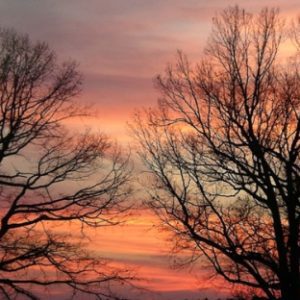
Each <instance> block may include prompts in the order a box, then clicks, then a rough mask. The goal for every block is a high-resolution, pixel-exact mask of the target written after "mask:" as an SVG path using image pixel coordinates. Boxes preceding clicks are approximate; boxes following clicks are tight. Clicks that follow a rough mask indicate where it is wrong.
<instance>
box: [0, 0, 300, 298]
mask: <svg viewBox="0 0 300 300" xmlns="http://www.w3.org/2000/svg"><path fill="white" fill-rule="evenodd" d="M235 4H238V5H240V6H241V7H244V8H246V9H248V10H249V11H252V12H256V11H259V10H260V9H261V8H263V7H265V6H272V7H274V6H275V7H279V8H280V10H281V12H282V15H284V16H285V17H286V18H287V19H290V18H292V17H294V16H296V15H297V14H300V1H299V0H252V1H250V0H239V1H238V0H236V1H230V0H209V1H208V0H26V1H24V0H0V20H1V22H0V24H1V26H3V27H9V28H14V29H16V30H17V31H18V32H21V33H28V34H29V36H30V37H31V38H32V39H33V40H41V41H46V42H47V43H49V45H50V47H51V48H53V49H54V50H55V51H56V53H57V55H58V57H59V59H62V60H68V59H74V60H76V61H77V62H78V63H79V69H80V71H81V72H82V74H83V77H84V84H83V91H82V93H81V95H80V99H79V101H81V102H84V103H88V104H90V103H92V104H94V108H95V111H97V117H95V118H91V119H89V120H86V121H81V123H78V124H76V125H77V126H91V127H92V128H93V129H96V130H97V129H100V130H102V131H104V132H106V133H108V134H109V135H110V136H111V137H112V139H115V140H117V141H118V142H120V143H121V144H122V145H123V146H124V147H127V144H128V143H131V140H130V135H129V133H128V130H127V125H126V124H127V122H128V121H129V122H130V119H131V116H132V114H133V112H134V109H136V108H141V107H145V106H146V107H147V106H150V105H154V104H155V102H156V100H157V97H158V94H157V91H155V89H154V88H153V78H154V77H155V75H157V74H159V73H161V72H163V70H164V68H165V66H166V64H167V63H168V62H173V61H174V59H175V57H176V50H177V49H180V50H183V51H184V52H185V53H186V54H187V55H188V56H189V58H190V59H191V60H193V61H195V60H197V58H199V57H200V56H201V49H202V48H203V46H204V45H205V42H206V40H207V38H208V36H209V33H210V29H211V18H212V17H213V16H214V15H215V14H216V13H217V12H218V11H220V10H222V9H224V8H225V7H227V6H228V5H235ZM154 224H155V217H154V216H152V215H151V214H150V213H149V212H146V211H141V212H140V213H139V214H137V215H136V216H134V217H133V219H130V220H128V224H126V225H124V226H122V227H118V228H106V229H104V230H97V231H95V232H93V236H94V241H95V242H94V247H93V250H94V251H97V253H99V254H101V255H103V256H106V257H110V258H113V259H116V260H117V261H120V262H122V263H126V264H128V265H129V266H131V267H133V268H135V269H136V272H137V274H139V276H140V277H141V278H142V279H143V278H146V277H147V281H146V280H145V281H144V283H143V285H144V286H145V287H147V288H148V289H149V290H150V291H153V292H154V293H151V292H143V293H144V294H143V296H141V299H158V300H182V299H184V298H188V299H191V300H192V299H197V297H204V296H214V297H218V296H221V295H225V291H221V290H220V287H219V286H218V285H217V283H212V282H211V281H209V282H208V281H207V280H204V279H203V278H204V277H205V278H207V273H206V271H205V270H201V266H200V267H199V268H197V269H196V268H194V269H193V270H191V271H190V270H174V269H171V268H170V262H169V259H168V252H169V244H168V243H167V242H166V241H165V239H164V237H165V235H166V234H165V233H164V234H163V233H161V232H159V231H158V229H156V228H153V225H154ZM190 272H192V274H190ZM201 278H202V279H201Z"/></svg>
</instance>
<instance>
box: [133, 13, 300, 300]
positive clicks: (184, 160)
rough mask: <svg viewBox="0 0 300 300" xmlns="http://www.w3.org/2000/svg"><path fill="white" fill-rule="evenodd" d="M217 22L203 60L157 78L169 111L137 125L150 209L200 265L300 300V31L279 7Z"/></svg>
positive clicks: (140, 117) (152, 113) (181, 62)
mask: <svg viewBox="0 0 300 300" xmlns="http://www.w3.org/2000/svg"><path fill="white" fill-rule="evenodd" d="M213 25H214V27H213V32H212V35H211V37H210V40H209V42H208V46H207V47H206V49H205V53H204V55H203V59H202V60H201V62H200V63H199V64H197V65H196V66H191V65H190V64H189V62H188V60H187V59H186V57H185V56H184V55H183V54H182V53H179V59H178V62H177V64H176V65H175V66H170V67H168V68H167V71H166V74H165V75H164V76H158V78H157V80H156V83H157V86H158V88H159V89H160V91H161V98H160V100H159V103H158V108H156V109H150V110H149V111H146V113H145V114H143V113H139V114H137V116H136V119H135V125H133V131H134V134H135V136H136V137H137V141H138V142H139V144H140V155H141V157H142V159H143V161H144V162H145V164H146V166H147V167H148V170H150V171H151V173H152V174H153V175H154V176H152V177H151V178H152V185H151V187H152V189H150V194H151V201H150V204H151V206H152V207H153V209H154V210H155V211H156V212H157V214H158V216H159V217H160V218H161V219H162V220H163V222H164V224H166V225H167V226H168V227H169V228H170V229H171V230H172V231H173V232H174V234H175V239H174V241H175V249H176V250H177V251H179V252H180V251H181V249H189V250H190V251H191V253H192V256H191V257H190V258H189V261H188V262H193V261H194V260H196V259H198V258H199V257H201V258H203V257H204V258H206V260H207V262H209V264H210V265H211V266H212V267H213V269H214V270H215V271H216V273H217V274H219V275H221V276H222V277H223V278H225V279H226V280H227V281H229V282H231V283H234V284H240V285H243V286H247V288H249V287H250V288H253V289H254V290H255V291H256V293H262V294H264V295H265V296H267V297H268V299H278V298H280V299H285V300H291V299H294V300H295V299H299V297H300V294H299V288H300V282H299V220H300V215H299V213H300V210H299V200H300V168H299V148H300V85H299V79H300V72H299V70H300V69H299V60H298V59H299V48H298V50H297V49H296V51H295V53H293V55H294V56H293V57H291V58H289V59H287V58H286V57H287V53H286V52H285V53H283V52H280V49H281V45H282V44H284V43H285V42H287V40H288V38H291V35H290V32H291V31H290V30H289V27H288V26H287V25H284V22H283V21H282V19H281V18H280V17H279V15H278V12H277V11H276V10H274V9H264V10H262V11H261V12H260V13H259V14H257V15H253V14H250V13H247V12H245V11H244V10H242V9H239V8H238V7H233V8H228V9H226V10H224V11H223V12H222V13H221V14H219V15H218V16H217V17H216V18H215V19H214V20H213ZM294 28H295V27H294ZM297 36H299V33H298V35H297V33H296V32H294V34H293V37H296V38H297ZM296 42H298V46H299V40H297V39H296ZM295 44H296V45H297V43H295ZM289 50H291V49H290V48H289ZM297 51H298V52H297ZM289 54H291V53H289ZM148 180H150V179H148Z"/></svg>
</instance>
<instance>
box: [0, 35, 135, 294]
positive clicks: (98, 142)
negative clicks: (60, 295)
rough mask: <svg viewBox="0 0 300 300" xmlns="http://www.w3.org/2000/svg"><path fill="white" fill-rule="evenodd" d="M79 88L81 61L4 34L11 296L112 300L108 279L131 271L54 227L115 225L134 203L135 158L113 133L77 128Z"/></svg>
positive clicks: (1, 149)
mask: <svg viewBox="0 0 300 300" xmlns="http://www.w3.org/2000/svg"><path fill="white" fill-rule="evenodd" d="M80 86H81V76H80V74H79V73H78V72H77V70H76V64H75V63H74V62H69V63H63V64H59V63H58V62H57V59H56V57H55V54H54V53H53V52H52V51H51V50H50V49H49V47H48V46H47V45H46V44H45V43H40V42H38V43H32V42H31V41H30V40H29V39H28V37H27V36H22V35H19V34H17V33H15V32H14V31H12V30H1V31H0V199H1V201H0V217H1V227H0V294H2V296H3V298H7V299H12V298H14V297H15V296H22V297H23V298H29V299H38V298H39V297H42V298H43V296H41V295H43V294H42V292H43V290H42V288H43V287H45V286H53V287H56V288H55V289H57V287H58V288H59V289H60V288H61V289H62V290H64V291H66V292H68V291H69V290H71V291H72V294H73V296H74V295H75V294H76V291H77V292H79V295H81V294H82V293H88V294H89V295H90V296H96V297H97V298H99V299H102V296H103V299H108V297H112V296H111V293H110V291H109V284H108V283H110V282H112V281H114V282H115V281H124V280H125V279H126V278H128V277H129V276H130V274H129V273H128V272H126V271H120V270H118V269H116V268H113V267H112V266H109V264H107V262H105V261H104V260H101V259H98V258H95V257H93V256H92V255H91V254H89V253H88V252H87V251H84V250H83V249H81V248H80V242H76V243H75V242H73V243H72V239H73V241H74V240H75V239H76V237H74V236H73V235H72V234H71V233H70V232H66V230H64V229H61V228H63V227H59V228H58V227H57V228H56V229H53V226H52V225H51V224H55V226H57V224H58V225H59V224H60V226H63V225H64V224H65V223H66V222H67V221H72V222H77V223H78V222H79V223H80V224H81V225H82V226H84V225H87V226H92V227H98V226H103V225H112V224H115V223H117V222H118V219H117V213H118V212H120V211H122V210H124V209H125V208H126V207H125V203H124V200H125V199H126V196H127V194H128V192H129V189H128V188H126V187H125V185H126V183H127V181H128V179H129V173H128V171H127V167H126V165H127V160H126V159H124V158H122V155H121V153H120V152H119V151H118V150H115V149H114V147H113V146H112V145H111V144H110V142H109V140H108V139H107V137H106V136H105V135H103V134H91V133H88V132H86V133H76V135H74V134H72V132H68V131H67V130H66V128H65V126H64V125H63V122H64V121H65V120H66V119H68V118H70V117H76V116H80V115H84V114H85V113H84V110H82V108H81V107H80V106H79V104H78V103H76V102H75V101H74V97H75V96H76V95H77V94H78V92H79V91H80ZM62 286H63V287H62ZM65 287H67V288H65ZM55 289H54V290H55ZM52 291H53V289H52ZM44 296H45V295H44Z"/></svg>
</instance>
